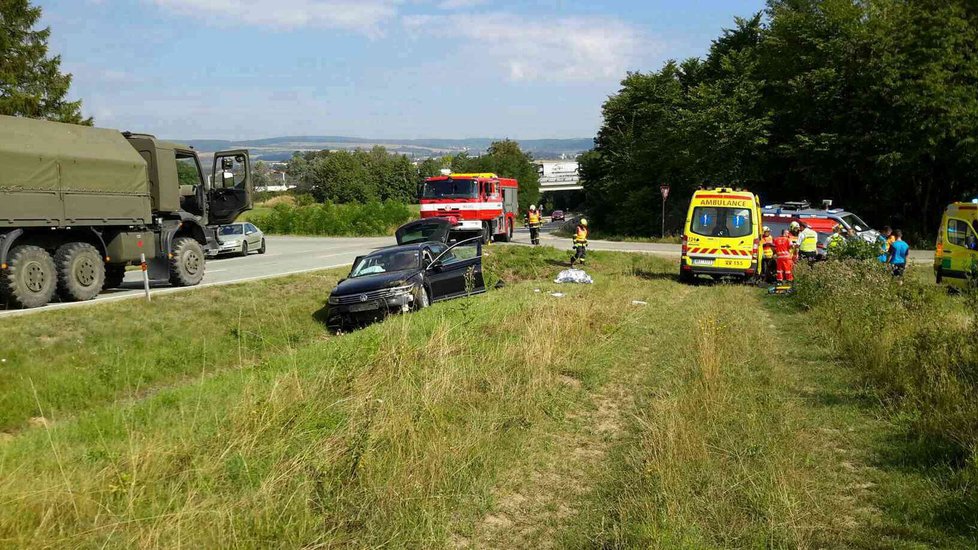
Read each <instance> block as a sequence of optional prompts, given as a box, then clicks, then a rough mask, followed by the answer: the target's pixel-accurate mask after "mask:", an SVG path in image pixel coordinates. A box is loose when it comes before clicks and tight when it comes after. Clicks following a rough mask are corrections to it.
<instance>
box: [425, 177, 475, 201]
mask: <svg viewBox="0 0 978 550" xmlns="http://www.w3.org/2000/svg"><path fill="white" fill-rule="evenodd" d="M478 196H479V183H478V182H476V181H475V180H435V181H426V182H424V192H423V193H422V195H421V198H424V199H443V198H452V199H474V198H476V197H478Z"/></svg>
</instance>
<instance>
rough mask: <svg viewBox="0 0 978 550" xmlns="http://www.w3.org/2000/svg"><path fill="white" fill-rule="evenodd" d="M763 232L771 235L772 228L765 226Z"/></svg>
mask: <svg viewBox="0 0 978 550" xmlns="http://www.w3.org/2000/svg"><path fill="white" fill-rule="evenodd" d="M762 231H764V232H765V233H770V232H771V228H770V227H768V226H766V225H765V226H764V229H763V230H762Z"/></svg>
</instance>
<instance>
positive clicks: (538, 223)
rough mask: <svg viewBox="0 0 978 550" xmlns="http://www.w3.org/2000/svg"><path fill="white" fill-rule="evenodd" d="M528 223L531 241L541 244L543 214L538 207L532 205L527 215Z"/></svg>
mask: <svg viewBox="0 0 978 550" xmlns="http://www.w3.org/2000/svg"><path fill="white" fill-rule="evenodd" d="M526 222H527V225H529V226H530V242H531V243H533V244H535V245H537V244H540V228H541V227H543V215H542V214H541V213H540V211H539V210H537V207H536V206H534V205H532V204H531V205H530V213H529V214H527V215H526Z"/></svg>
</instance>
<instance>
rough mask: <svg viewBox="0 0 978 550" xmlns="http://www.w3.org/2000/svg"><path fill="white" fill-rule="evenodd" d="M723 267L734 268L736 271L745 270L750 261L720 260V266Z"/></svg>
mask: <svg viewBox="0 0 978 550" xmlns="http://www.w3.org/2000/svg"><path fill="white" fill-rule="evenodd" d="M720 265H722V266H723V267H735V268H738V269H746V268H748V267H750V260H722V263H721V264H720Z"/></svg>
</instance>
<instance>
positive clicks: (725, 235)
mask: <svg viewBox="0 0 978 550" xmlns="http://www.w3.org/2000/svg"><path fill="white" fill-rule="evenodd" d="M761 228H762V225H761V204H760V200H758V198H757V196H756V195H754V194H753V193H751V192H749V191H735V190H733V189H731V188H729V187H717V188H715V189H700V190H698V191H696V192H695V193H693V198H692V200H691V201H690V203H689V213H688V214H687V216H686V225H685V229H684V231H683V248H682V258H680V260H679V279H680V280H681V281H683V282H690V281H692V280H693V278H694V277H695V276H696V275H711V276H713V277H714V278H719V277H723V276H737V277H742V278H744V279H747V278H750V277H753V276H755V275H758V274H760V270H761V269H762V266H761V263H759V261H758V255H759V252H760V251H759V247H760V242H761Z"/></svg>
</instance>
